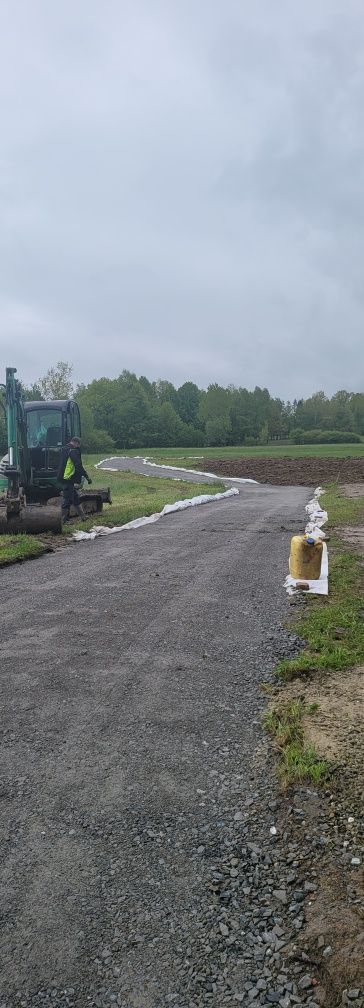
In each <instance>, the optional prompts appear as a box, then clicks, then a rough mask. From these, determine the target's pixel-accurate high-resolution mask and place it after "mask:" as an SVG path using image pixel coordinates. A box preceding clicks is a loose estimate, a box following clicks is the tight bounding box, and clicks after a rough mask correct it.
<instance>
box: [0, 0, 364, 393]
mask: <svg viewBox="0 0 364 1008" xmlns="http://www.w3.org/2000/svg"><path fill="white" fill-rule="evenodd" d="M0 99H1V116H0V217H1V220H0V341H1V350H2V353H1V359H2V361H3V365H2V366H3V367H4V365H5V364H14V365H15V366H17V367H18V370H19V375H20V377H22V378H23V379H24V380H25V381H26V382H30V381H34V380H35V379H36V378H37V377H38V376H39V375H40V374H42V373H43V372H44V371H45V370H46V369H47V368H48V367H49V366H50V365H51V364H53V363H54V362H55V361H57V360H58V359H59V358H62V359H66V360H69V361H71V362H73V364H74V369H75V378H76V379H77V380H79V381H89V380H91V379H92V378H94V377H99V376H101V375H108V376H114V375H117V374H119V373H120V371H121V370H122V369H123V368H128V369H130V370H132V371H136V373H137V374H138V375H140V374H145V375H147V376H148V377H149V378H158V377H165V378H170V379H171V380H172V381H174V382H175V383H177V384H181V383H182V382H183V381H185V380H186V379H188V378H192V379H193V380H195V381H196V382H197V383H198V384H200V385H202V386H206V385H207V384H208V383H209V382H211V381H218V382H221V383H222V384H224V385H226V384H228V383H230V382H232V383H234V384H236V385H244V386H247V387H249V388H250V387H254V386H255V385H256V384H258V385H262V386H264V385H266V386H268V387H269V389H270V390H271V391H272V392H273V393H274V394H275V395H280V396H282V397H283V398H290V399H293V398H294V397H297V396H300V395H306V394H309V393H310V392H312V391H314V390H317V389H319V388H324V389H325V390H326V391H327V392H328V393H332V392H333V391H335V390H336V389H338V388H348V389H350V390H359V389H363V362H364V282H363V272H364V128H363V119H364V12H363V3H362V0H357V2H356V0H345V3H344V2H343V0H305V3H302V2H300V3H299V2H298V0H97V2H96V0H62V2H61V3H54V2H50V0H0Z"/></svg>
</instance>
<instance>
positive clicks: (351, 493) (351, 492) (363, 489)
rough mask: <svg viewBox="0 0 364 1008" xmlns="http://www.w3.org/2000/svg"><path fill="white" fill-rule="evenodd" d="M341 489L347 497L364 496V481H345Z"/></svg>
mask: <svg viewBox="0 0 364 1008" xmlns="http://www.w3.org/2000/svg"><path fill="white" fill-rule="evenodd" d="M341 489H342V490H343V491H344V494H345V496H346V497H364V483H344V486H342V487H341Z"/></svg>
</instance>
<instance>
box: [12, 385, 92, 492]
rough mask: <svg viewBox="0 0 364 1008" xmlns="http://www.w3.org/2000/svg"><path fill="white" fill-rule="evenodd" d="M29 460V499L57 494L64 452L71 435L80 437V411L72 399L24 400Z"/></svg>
mask: <svg viewBox="0 0 364 1008" xmlns="http://www.w3.org/2000/svg"><path fill="white" fill-rule="evenodd" d="M24 414H25V422H26V441H27V448H28V458H29V463H30V479H29V484H30V486H29V488H28V492H27V497H28V499H29V500H31V499H32V498H33V499H36V500H39V499H43V500H46V499H47V498H49V497H52V496H54V492H55V488H56V487H57V479H58V471H59V467H60V462H61V455H62V452H63V450H64V448H66V447H67V445H68V444H69V442H70V440H71V438H72V437H81V420H80V411H79V408H78V406H77V403H76V402H74V400H73V399H55V400H53V401H52V402H26V403H24Z"/></svg>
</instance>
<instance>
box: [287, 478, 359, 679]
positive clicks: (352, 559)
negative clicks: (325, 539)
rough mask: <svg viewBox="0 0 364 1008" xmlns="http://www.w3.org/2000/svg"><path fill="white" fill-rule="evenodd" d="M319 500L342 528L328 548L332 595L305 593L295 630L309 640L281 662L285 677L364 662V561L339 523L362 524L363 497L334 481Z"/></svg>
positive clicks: (332, 521)
mask: <svg viewBox="0 0 364 1008" xmlns="http://www.w3.org/2000/svg"><path fill="white" fill-rule="evenodd" d="M321 501H322V505H323V507H324V508H325V509H326V510H327V511H328V514H329V524H330V526H334V527H337V528H338V535H335V537H334V538H331V541H330V547H329V548H330V569H329V575H330V576H329V595H328V596H322V597H320V596H318V597H316V598H315V597H314V596H309V595H308V596H306V603H307V604H306V606H305V610H304V615H303V617H302V618H301V619H300V620H299V621H298V623H296V625H295V630H296V632H297V633H298V634H299V635H300V637H302V638H303V639H304V640H305V641H307V649H306V650H305V651H303V652H302V654H300V655H298V657H297V658H294V659H293V660H292V661H282V662H280V663H279V665H278V666H277V670H276V671H277V675H278V676H279V677H280V678H282V679H285V680H289V679H293V678H294V677H295V676H296V675H300V674H309V673H314V672H316V671H319V670H326V671H329V670H340V669H347V668H351V667H352V666H354V665H361V664H364V619H363V611H364V596H363V571H362V562H361V559H360V557H358V555H357V554H356V553H354V552H352V551H351V550H350V549H348V548H347V546H346V544H345V543H344V542H343V541H342V539H340V535H339V526H340V524H341V525H342V524H350V525H354V524H361V523H362V524H364V498H359V499H354V500H348V499H347V498H345V497H343V495H342V494H341V492H340V490H339V488H338V487H337V486H331V487H329V488H328V490H327V493H325V496H324V497H322V498H321Z"/></svg>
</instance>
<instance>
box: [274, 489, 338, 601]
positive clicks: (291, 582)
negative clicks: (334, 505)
mask: <svg viewBox="0 0 364 1008" xmlns="http://www.w3.org/2000/svg"><path fill="white" fill-rule="evenodd" d="M323 493H324V491H323V490H322V488H321V487H317V488H316V490H315V493H314V496H313V497H312V500H310V501H309V502H308V504H306V508H305V510H306V514H308V515H309V521H308V522H307V525H306V528H305V532H306V533H308V535H309V536H310V538H312V539H315V541H316V542H317V540H318V539H325V532H324V531H323V528H322V526H323V525H325V524H326V522H327V520H328V514H327V511H323V510H322V508H321V507H320V504H319V498H320V497H321V494H323ZM300 581H304V582H305V584H308V585H309V588H308V589H307V588H306V590H305V592H306V594H307V595H328V593H329V556H328V551H327V546H326V543H325V542H324V543H323V547H322V559H321V571H320V577H319V578H318V579H317V580H313V579H311V580H310V581H309V580H308V579H307V578H304V577H302V578H293V577H291V575H290V574H287V577H286V580H285V582H284V586H285V588H286V589H287V592H288V595H294V593H295V591H297V583H299V582H300ZM298 591H299V589H298Z"/></svg>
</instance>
